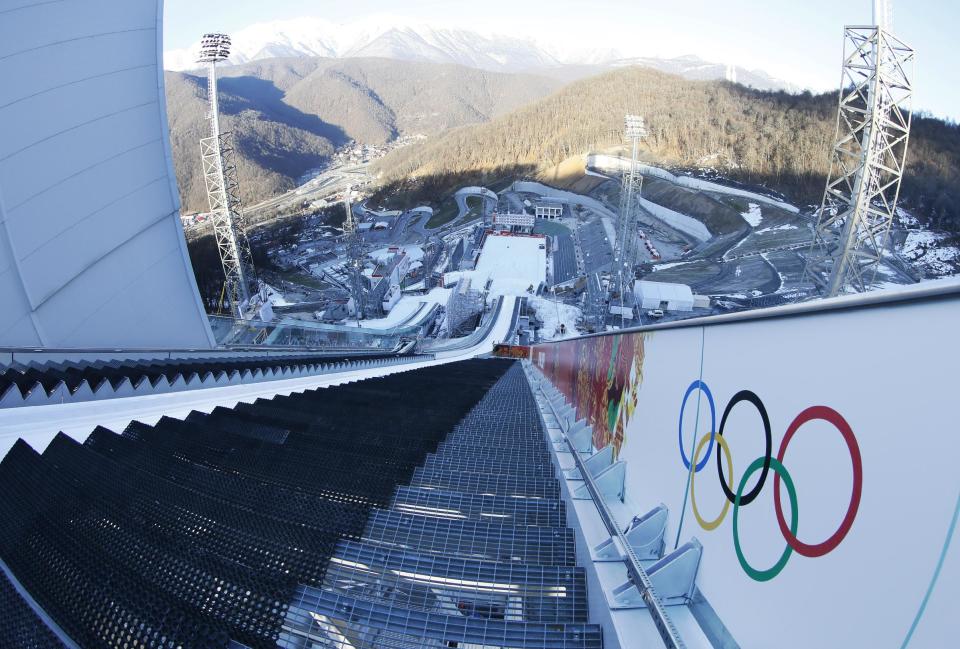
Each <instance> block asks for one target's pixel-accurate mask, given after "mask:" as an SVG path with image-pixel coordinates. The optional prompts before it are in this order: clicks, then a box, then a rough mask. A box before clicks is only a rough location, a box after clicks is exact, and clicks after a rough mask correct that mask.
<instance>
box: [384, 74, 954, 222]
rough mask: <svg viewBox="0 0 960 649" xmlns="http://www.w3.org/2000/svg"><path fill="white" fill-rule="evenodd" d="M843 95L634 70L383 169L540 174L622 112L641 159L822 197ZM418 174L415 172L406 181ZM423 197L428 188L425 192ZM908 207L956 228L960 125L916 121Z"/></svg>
mask: <svg viewBox="0 0 960 649" xmlns="http://www.w3.org/2000/svg"><path fill="white" fill-rule="evenodd" d="M836 101H837V100H836V94H835V93H828V94H823V95H811V94H809V93H805V94H800V95H791V94H788V93H782V92H760V91H755V90H751V89H748V88H745V87H743V86H738V85H735V84H730V83H727V82H722V81H709V82H697V81H688V80H684V79H682V78H680V77H677V76H673V75H668V74H663V73H660V72H656V71H654V70H650V69H646V68H628V69H624V70H620V71H616V72H612V73H608V74H604V75H601V76H598V77H594V78H590V79H586V80H583V81H578V82H575V83H573V84H570V85H568V86H566V87H565V88H563V89H562V90H560V91H559V92H557V93H555V94H554V95H551V96H550V97H547V98H545V99H542V100H540V101H537V102H535V103H533V104H530V105H528V106H525V107H523V108H520V109H518V110H516V111H514V112H512V113H510V114H509V115H505V116H503V117H500V118H498V119H495V120H493V121H491V122H490V123H487V124H482V125H477V126H470V127H464V128H459V129H455V130H453V131H451V132H449V133H447V134H446V135H443V136H441V137H437V138H433V139H431V140H427V141H424V142H422V143H419V144H415V145H412V146H409V147H405V148H403V149H400V150H398V151H395V152H393V153H391V154H390V155H388V156H387V157H386V158H384V159H383V160H382V161H381V162H380V163H379V164H378V166H377V168H378V169H379V170H380V172H381V174H382V183H383V184H384V186H385V187H386V188H387V191H385V192H384V193H385V194H386V193H389V191H390V189H391V188H396V187H400V186H403V187H405V188H406V189H408V190H411V189H412V190H413V191H412V192H410V191H408V192H407V194H408V195H411V194H413V195H415V194H416V193H418V190H420V191H422V190H424V189H426V190H428V191H429V192H431V193H436V192H438V191H443V190H444V189H447V187H446V186H447V185H452V184H453V183H463V182H484V181H489V180H490V179H494V178H498V177H501V176H503V175H505V174H510V173H517V172H521V173H535V172H536V171H538V170H539V171H543V170H545V169H547V168H549V167H552V166H554V165H556V164H558V163H560V162H561V161H563V160H565V159H567V158H569V157H571V156H574V155H578V154H583V153H587V152H590V151H596V150H600V149H604V148H607V147H610V146H613V145H617V144H619V143H620V141H621V133H622V129H623V126H622V120H623V115H624V114H627V113H638V114H641V115H644V116H645V117H646V120H647V125H648V128H649V130H650V136H649V137H648V138H647V139H646V141H645V142H644V148H643V156H644V157H645V158H646V159H647V160H649V161H651V162H654V163H657V164H661V165H668V166H677V167H682V168H687V169H696V168H700V167H712V168H715V169H718V170H719V171H721V172H722V173H723V174H724V175H726V176H728V177H730V178H733V179H736V180H740V181H743V182H748V183H752V184H758V185H764V186H767V187H770V188H772V189H775V190H778V191H780V192H782V193H784V194H786V195H788V196H790V197H791V198H792V199H793V200H794V201H796V202H799V203H804V204H809V203H817V202H819V200H820V197H821V193H822V191H823V183H824V176H825V174H826V172H827V168H828V156H829V151H830V148H831V146H832V142H833V138H834V132H835V128H836V110H837V104H836ZM410 179H413V180H410ZM424 193H426V191H424ZM903 198H904V203H905V204H907V205H909V206H911V207H913V208H914V209H915V210H916V211H917V212H918V213H919V214H920V215H921V216H924V217H926V218H928V219H930V220H933V221H935V222H936V223H937V224H938V225H940V226H942V227H948V228H952V229H954V230H955V231H956V230H960V129H958V127H957V125H955V124H946V123H944V122H942V121H939V120H935V119H930V118H923V117H919V118H915V119H914V125H913V135H912V137H911V141H910V150H909V162H908V175H907V178H906V180H905V182H904V187H903Z"/></svg>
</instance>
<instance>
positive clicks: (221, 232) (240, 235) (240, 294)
mask: <svg viewBox="0 0 960 649" xmlns="http://www.w3.org/2000/svg"><path fill="white" fill-rule="evenodd" d="M229 56H230V37H229V36H227V35H226V34H204V35H203V38H202V39H201V41H200V56H199V58H198V59H197V62H198V63H206V64H207V102H208V106H209V109H208V112H207V119H208V121H209V123H210V135H209V136H207V137H205V138H202V139H201V140H200V156H201V159H202V161H203V177H204V179H205V180H206V185H207V201H208V203H209V205H210V212H211V214H212V216H211V220H212V222H213V233H214V237H215V238H216V241H217V249H218V251H219V253H220V262H221V263H222V264H223V274H224V278H225V284H224V286H225V292H226V295H227V299H228V301H229V302H230V311H231V312H232V313H233V315H234V317H238V318H242V317H243V315H244V314H243V307H244V305H246V304H249V302H250V297H251V289H252V288H253V289H255V287H256V274H255V271H254V268H253V256H252V255H251V253H250V242H249V241H248V240H247V234H246V228H245V227H244V222H243V213H242V211H241V205H240V181H239V178H238V176H237V165H236V158H235V155H234V153H235V150H234V146H233V137H232V134H231V133H229V132H226V133H224V132H221V130H220V115H219V113H220V110H219V102H218V99H217V63H220V62H221V61H225V60H226V59H227V58H228V57H229ZM251 282H252V284H251Z"/></svg>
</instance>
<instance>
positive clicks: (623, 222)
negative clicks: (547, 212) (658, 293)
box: [610, 115, 647, 305]
mask: <svg viewBox="0 0 960 649" xmlns="http://www.w3.org/2000/svg"><path fill="white" fill-rule="evenodd" d="M646 136H647V127H646V124H644V121H643V118H642V117H640V116H638V115H627V116H626V118H625V119H624V137H625V138H626V139H627V140H629V141H630V149H631V153H630V166H629V168H628V169H627V170H626V171H624V173H623V183H622V186H621V188H620V219H619V221H618V228H617V241H616V250H615V253H614V261H613V268H612V269H611V271H612V272H611V277H610V285H611V288H612V289H613V291H614V292H615V293H616V294H617V295H616V297H617V299H618V300H619V301H621V302H622V303H623V305H627V304H628V302H627V298H628V297H629V296H630V295H631V294H632V292H633V278H634V270H633V269H634V267H635V266H636V265H637V225H638V223H639V218H640V205H639V202H640V190H641V189H642V188H643V176H641V175H640V164H639V161H638V159H637V158H638V156H639V152H640V140H641V139H643V138H645V137H646Z"/></svg>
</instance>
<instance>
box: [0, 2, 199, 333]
mask: <svg viewBox="0 0 960 649" xmlns="http://www.w3.org/2000/svg"><path fill="white" fill-rule="evenodd" d="M160 9H161V5H160V3H159V2H158V1H157V0H127V1H123V2H120V1H115V2H95V3H88V2H67V3H61V2H57V3H51V2H45V1H43V0H23V1H21V2H17V3H15V6H14V7H13V8H10V7H9V6H5V7H4V9H3V10H2V18H0V79H3V84H2V87H0V296H3V297H2V299H3V303H2V304H0V345H5V346H46V347H144V346H154V347H194V348H197V347H199V348H208V347H211V346H213V344H214V340H213V336H212V334H211V332H210V327H209V325H208V324H207V319H206V315H205V313H204V309H203V305H202V304H201V302H200V297H199V294H198V292H197V288H196V283H195V281H194V278H193V270H192V268H191V266H190V259H189V257H188V256H187V248H186V244H185V242H184V237H183V229H182V227H181V225H180V218H179V216H180V201H179V195H178V193H177V187H176V181H175V176H174V173H173V166H172V163H171V157H170V148H169V146H170V139H169V134H168V131H167V116H166V99H165V96H164V84H163V70H162V66H161V65H160V59H159V56H160V52H161V51H162V44H163V38H162V20H161V11H160Z"/></svg>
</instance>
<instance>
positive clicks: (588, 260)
mask: <svg viewBox="0 0 960 649" xmlns="http://www.w3.org/2000/svg"><path fill="white" fill-rule="evenodd" d="M579 236H580V251H581V253H582V255H583V266H584V273H585V274H587V275H591V274H593V273H596V272H599V271H601V270H606V269H607V268H609V267H610V264H612V263H613V245H612V243H611V242H610V241H609V237H608V236H607V231H606V229H605V228H604V227H603V223H601V221H600V219H599V218H596V219H593V220H592V221H590V222H588V223H585V224H584V225H582V226H581V227H580V230H579Z"/></svg>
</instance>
